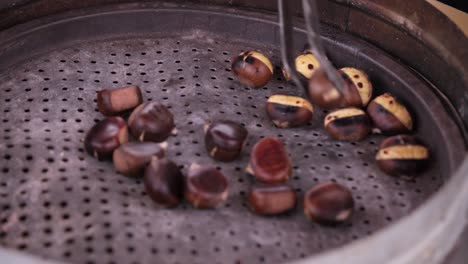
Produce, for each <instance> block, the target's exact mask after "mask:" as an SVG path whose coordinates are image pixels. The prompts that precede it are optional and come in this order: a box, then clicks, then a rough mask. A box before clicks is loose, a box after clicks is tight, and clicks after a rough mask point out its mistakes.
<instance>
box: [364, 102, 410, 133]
mask: <svg viewBox="0 0 468 264" xmlns="http://www.w3.org/2000/svg"><path fill="white" fill-rule="evenodd" d="M367 113H368V114H369V116H370V118H371V119H372V122H373V123H374V126H375V127H376V129H377V131H378V132H381V133H383V134H385V135H389V136H391V135H396V134H404V133H408V132H411V130H413V119H412V118H411V115H410V113H409V112H408V110H407V109H406V107H405V106H404V105H403V104H402V103H401V102H399V101H398V100H397V99H396V98H395V97H394V96H393V95H391V94H389V93H385V94H382V95H380V96H378V97H376V98H375V99H374V100H372V101H371V102H370V103H369V106H368V107H367Z"/></svg>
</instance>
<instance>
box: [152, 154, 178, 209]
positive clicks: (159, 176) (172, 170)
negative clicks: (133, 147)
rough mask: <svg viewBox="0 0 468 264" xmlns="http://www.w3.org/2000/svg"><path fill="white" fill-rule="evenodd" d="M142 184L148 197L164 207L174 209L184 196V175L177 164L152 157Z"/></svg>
mask: <svg viewBox="0 0 468 264" xmlns="http://www.w3.org/2000/svg"><path fill="white" fill-rule="evenodd" d="M144 184H145V188H146V192H147V193H148V195H149V197H151V199H152V200H153V201H154V202H156V203H157V204H160V205H162V206H164V207H175V206H177V205H178V204H179V203H180V202H181V201H182V199H183V196H184V175H183V174H182V172H181V171H180V169H179V167H178V166H177V164H175V163H174V162H172V161H170V160H168V159H166V158H162V159H158V158H157V157H153V158H152V160H151V162H150V164H149V165H148V167H147V168H146V170H145V177H144Z"/></svg>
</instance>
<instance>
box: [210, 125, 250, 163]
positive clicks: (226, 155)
mask: <svg viewBox="0 0 468 264" xmlns="http://www.w3.org/2000/svg"><path fill="white" fill-rule="evenodd" d="M246 140H247V129H245V128H244V127H243V126H241V125H240V124H238V123H236V122H233V121H229V120H220V121H215V122H212V123H211V124H209V125H207V126H206V128H205V146H206V150H207V151H208V154H209V155H210V157H212V158H213V159H215V160H220V161H231V160H234V159H236V158H237V157H238V156H239V155H240V153H241V151H242V148H243V147H244V145H245V142H246Z"/></svg>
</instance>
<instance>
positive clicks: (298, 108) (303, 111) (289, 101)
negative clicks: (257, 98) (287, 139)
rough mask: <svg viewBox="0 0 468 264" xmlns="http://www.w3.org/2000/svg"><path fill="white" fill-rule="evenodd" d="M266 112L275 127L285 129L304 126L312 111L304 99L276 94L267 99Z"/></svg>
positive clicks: (310, 117)
mask: <svg viewBox="0 0 468 264" xmlns="http://www.w3.org/2000/svg"><path fill="white" fill-rule="evenodd" d="M266 112H267V114H268V117H269V118H270V120H271V121H272V122H273V123H274V124H275V125H276V126H277V127H282V128H285V127H297V126H303V125H306V124H307V123H308V122H309V121H310V120H311V119H312V114H313V112H314V109H313V107H312V105H311V104H310V103H309V101H307V100H305V99H304V98H301V97H297V96H289V95H279V94H277V95H272V96H270V98H268V101H267V103H266Z"/></svg>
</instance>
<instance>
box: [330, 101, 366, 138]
mask: <svg viewBox="0 0 468 264" xmlns="http://www.w3.org/2000/svg"><path fill="white" fill-rule="evenodd" d="M324 126H325V129H326V130H327V132H328V134H329V135H330V137H331V138H333V139H335V140H343V141H359V140H362V139H364V138H365V137H366V136H367V135H368V134H369V132H370V131H371V124H370V120H369V118H368V117H367V114H366V112H364V111H362V110H361V109H358V108H354V107H350V108H343V109H339V110H336V111H333V112H331V113H329V114H328V115H327V116H325V120H324Z"/></svg>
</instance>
